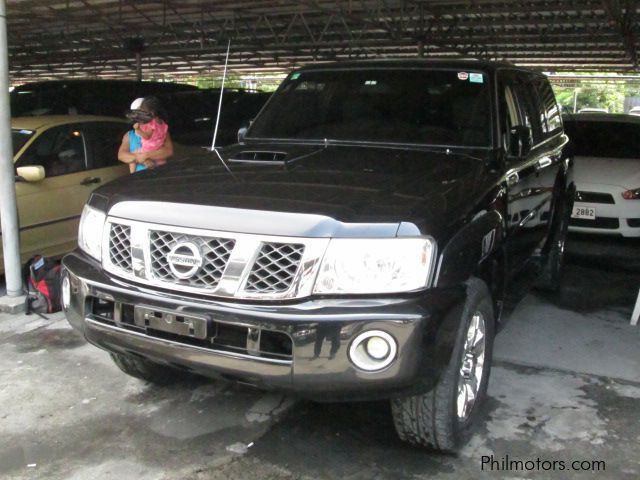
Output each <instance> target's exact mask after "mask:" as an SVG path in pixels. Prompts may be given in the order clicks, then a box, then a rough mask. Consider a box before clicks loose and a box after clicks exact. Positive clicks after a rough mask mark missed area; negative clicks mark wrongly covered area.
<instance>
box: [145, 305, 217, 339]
mask: <svg viewBox="0 0 640 480" xmlns="http://www.w3.org/2000/svg"><path fill="white" fill-rule="evenodd" d="M133 318H134V322H135V324H136V325H137V326H139V327H143V328H149V329H153V330H159V331H161V332H166V333H173V334H175V335H181V336H184V337H191V338H197V339H200V340H204V339H206V338H207V325H208V322H209V319H208V318H207V317H204V316H198V315H192V314H190V313H185V312H178V311H174V310H162V309H157V308H153V307H147V306H136V307H135V308H134V310H133Z"/></svg>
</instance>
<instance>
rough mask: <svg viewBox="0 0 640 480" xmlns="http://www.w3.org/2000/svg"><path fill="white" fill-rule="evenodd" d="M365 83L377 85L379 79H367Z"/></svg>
mask: <svg viewBox="0 0 640 480" xmlns="http://www.w3.org/2000/svg"><path fill="white" fill-rule="evenodd" d="M364 84H365V85H377V84H378V81H377V80H365V82H364Z"/></svg>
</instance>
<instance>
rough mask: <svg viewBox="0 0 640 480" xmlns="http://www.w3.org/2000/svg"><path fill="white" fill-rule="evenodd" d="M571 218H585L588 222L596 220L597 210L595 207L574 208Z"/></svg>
mask: <svg viewBox="0 0 640 480" xmlns="http://www.w3.org/2000/svg"><path fill="white" fill-rule="evenodd" d="M571 218H584V219H586V220H595V219H596V209H595V208H594V207H579V206H578V207H577V206H574V207H573V212H571Z"/></svg>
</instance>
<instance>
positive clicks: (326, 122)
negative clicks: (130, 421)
mask: <svg viewBox="0 0 640 480" xmlns="http://www.w3.org/2000/svg"><path fill="white" fill-rule="evenodd" d="M567 141H568V139H567V137H566V136H565V135H564V133H563V128H562V122H561V118H560V114H559V110H558V106H557V104H556V101H555V98H554V95H553V91H552V89H551V86H550V85H549V82H548V80H547V79H546V77H544V76H543V75H541V74H538V73H535V72H533V71H529V70H524V69H519V68H517V67H514V66H512V65H509V64H500V63H488V62H477V61H462V60H460V61H456V60H442V61H419V60H411V61H409V60H404V61H388V62H385V61H374V62H352V63H338V64H323V65H317V66H308V67H305V68H303V69H301V70H296V71H294V72H292V73H291V74H290V75H289V76H288V77H287V78H286V79H285V80H284V82H283V83H282V85H281V86H280V87H279V89H278V90H277V92H276V93H275V94H274V95H273V97H272V98H271V99H270V100H269V102H268V103H267V105H266V106H265V107H264V109H263V110H262V111H261V112H260V114H259V115H258V116H257V118H256V119H255V121H254V122H253V124H252V125H251V126H250V127H249V129H248V131H247V132H246V134H245V136H244V138H243V140H242V143H241V144H238V145H234V146H231V147H228V148H225V149H224V150H223V152H222V154H221V155H222V158H220V159H218V157H217V156H216V155H214V154H212V153H209V154H203V155H202V156H201V157H199V158H192V159H190V160H189V161H185V162H180V161H176V162H173V163H172V164H169V165H167V167H166V168H164V169H162V170H157V171H155V172H149V173H142V174H138V175H132V176H130V177H127V178H123V179H120V180H118V181H115V182H112V183H111V184H109V185H105V186H104V187H102V188H100V189H98V190H97V191H95V192H94V193H93V195H92V196H91V198H90V199H89V201H88V203H87V205H86V206H85V209H84V212H83V216H82V222H81V227H80V235H79V249H78V250H76V251H75V252H73V253H72V254H70V255H67V256H66V257H65V258H64V260H63V264H64V268H65V271H64V273H63V288H62V290H63V298H64V302H63V303H64V309H65V312H66V315H67V318H68V320H69V322H70V324H71V325H72V326H73V327H74V328H76V329H78V330H79V331H80V332H82V333H83V334H84V336H85V337H86V339H87V340H88V341H89V342H90V343H92V344H94V345H96V346H98V347H100V348H103V349H105V350H107V351H109V352H110V353H111V356H112V358H113V360H114V362H115V363H116V365H118V367H119V368H120V369H122V370H123V371H124V372H125V373H128V374H129V375H132V376H134V377H138V378H142V379H145V380H147V381H151V382H157V383H167V382H171V381H174V380H175V379H177V378H180V376H181V375H184V372H185V371H188V372H194V373H199V374H202V375H206V376H211V377H214V378H215V377H220V376H222V377H224V378H226V379H235V380H238V381H241V382H243V383H249V384H253V385H256V386H258V387H261V388H267V389H280V390H284V391H289V392H293V393H295V394H298V395H301V396H305V397H309V398H313V399H316V400H341V401H345V400H371V399H388V400H390V402H391V412H392V414H393V419H394V424H395V428H396V430H397V432H398V435H399V436H400V438H402V439H403V440H405V441H408V442H411V443H413V444H417V445H422V446H426V447H431V448H435V449H440V450H449V451H451V450H455V449H456V448H457V447H458V446H459V445H460V444H461V443H462V442H463V441H464V439H465V438H466V437H467V435H468V434H469V432H470V430H471V427H472V425H473V424H474V423H475V422H476V421H477V420H478V419H479V418H480V417H481V414H480V412H481V408H480V406H481V404H482V402H483V400H484V397H485V395H486V389H487V382H488V378H489V372H490V370H491V363H492V346H493V338H494V334H495V332H496V330H497V328H498V327H499V326H500V325H501V324H502V322H503V317H502V315H501V314H502V306H503V305H504V301H505V298H506V294H507V291H508V289H509V287H512V286H513V285H519V287H518V288H524V286H525V282H523V281H519V282H515V281H513V280H514V279H515V278H518V279H519V280H524V279H526V278H528V276H527V275H524V274H523V272H524V271H525V270H528V267H537V268H541V269H542V273H543V274H542V276H541V277H540V279H539V286H541V287H544V288H555V287H557V284H558V281H559V278H560V275H561V272H562V259H563V251H564V249H563V248H564V241H565V238H566V234H567V225H568V220H569V214H570V212H571V205H572V201H573V197H574V192H573V184H572V180H571V169H570V159H569V158H567V157H566V155H565V152H564V146H565V144H566V143H567ZM168 185H170V186H171V187H170V188H167V186H168ZM524 209H527V210H528V212H527V214H526V215H524V216H523V217H522V218H520V219H519V220H518V221H517V222H511V221H510V220H509V219H510V218H512V217H513V214H514V212H521V211H523V210H524ZM543 211H546V212H547V214H546V215H542V212H543ZM517 293H520V292H519V291H518V292H517ZM113 401H117V398H113ZM362 408H366V404H363V406H362Z"/></svg>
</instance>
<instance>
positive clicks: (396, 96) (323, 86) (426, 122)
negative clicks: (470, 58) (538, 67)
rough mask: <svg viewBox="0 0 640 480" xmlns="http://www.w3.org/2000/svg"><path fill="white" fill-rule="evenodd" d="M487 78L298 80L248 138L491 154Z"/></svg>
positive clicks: (351, 73)
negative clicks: (398, 145)
mask: <svg viewBox="0 0 640 480" xmlns="http://www.w3.org/2000/svg"><path fill="white" fill-rule="evenodd" d="M489 112H490V94H489V85H488V78H487V75H486V73H482V72H471V71H456V70H425V69H397V68H394V69H382V68H381V69H358V70H330V71H329V70H325V71H309V72H294V73H292V74H291V75H290V76H289V77H288V78H287V79H286V80H285V81H284V84H283V85H282V87H281V88H280V89H279V90H278V92H277V93H276V94H275V95H274V97H273V98H272V99H271V101H270V102H269V103H268V104H267V107H266V108H265V110H264V111H263V112H262V113H261V114H260V115H259V116H258V118H257V119H256V120H255V122H254V123H253V125H252V126H251V129H250V130H249V132H248V135H247V138H255V139H271V140H273V139H300V140H321V141H322V140H337V141H363V142H383V143H410V144H429V145H451V146H478V147H486V146H489V145H490V140H491V131H490V126H491V118H490V113H489Z"/></svg>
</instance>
